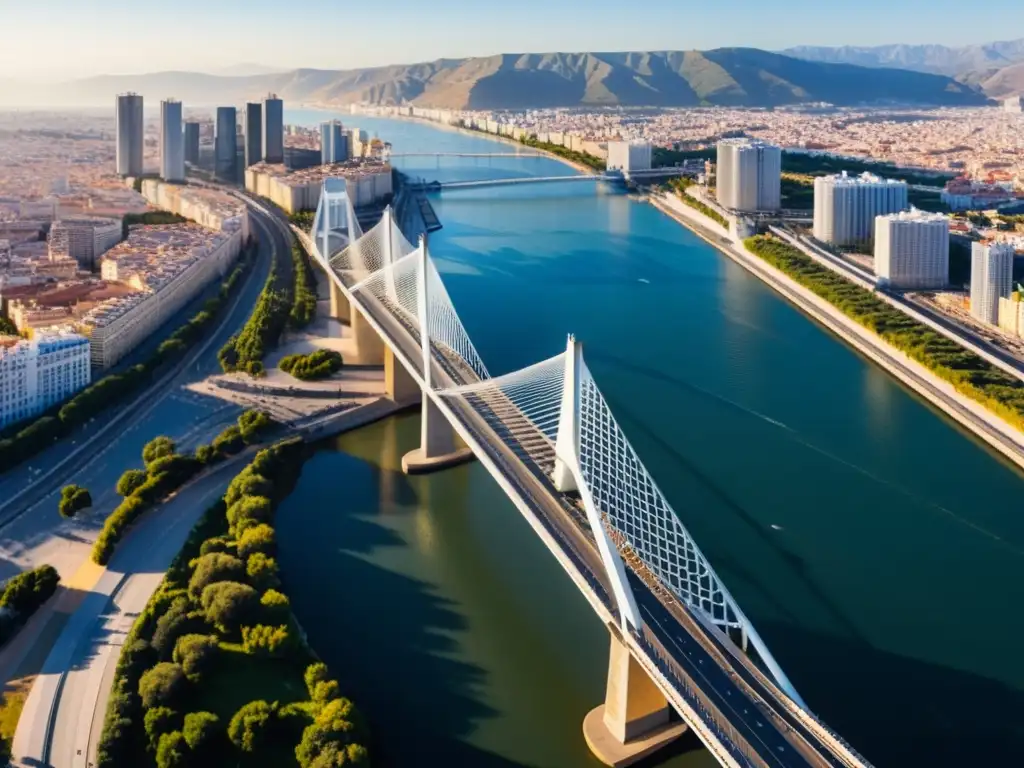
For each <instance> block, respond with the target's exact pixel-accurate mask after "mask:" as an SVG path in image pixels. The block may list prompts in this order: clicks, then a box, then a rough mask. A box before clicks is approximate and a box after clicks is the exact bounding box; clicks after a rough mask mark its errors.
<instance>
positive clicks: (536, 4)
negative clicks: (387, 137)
mask: <svg viewBox="0 0 1024 768" xmlns="http://www.w3.org/2000/svg"><path fill="white" fill-rule="evenodd" d="M303 8H304V10H305V12H306V13H307V14H308V18H309V19H311V20H312V19H323V18H330V11H331V10H332V6H331V4H330V3H329V2H328V1H327V0H312V2H310V3H308V4H307V5H305V6H303ZM240 9H241V6H240V5H238V4H236V3H221V4H218V5H215V6H212V7H211V5H210V4H209V3H200V2H198V0H183V1H182V2H181V3H178V4H175V5H174V6H173V7H172V6H170V5H168V6H166V7H159V8H153V7H145V8H140V7H138V6H137V5H136V4H130V3H128V2H126V0H104V1H103V2H92V3H84V2H81V3H73V2H71V1H70V0H53V2H51V3H48V4H47V6H46V8H45V9H44V8H42V7H40V6H35V7H33V6H28V5H22V6H16V7H11V8H5V10H4V15H5V20H6V21H8V22H9V24H10V25H11V28H16V29H18V30H19V34H18V35H15V36H12V39H11V40H10V41H9V44H8V45H5V46H4V49H3V50H0V71H2V72H3V73H4V74H3V77H4V78H9V79H14V80H28V81H54V80H66V79H75V78H79V77H89V76H94V75H100V74H139V73H148V72H158V71H171V70H174V71H192V72H210V73H213V74H224V73H232V72H237V71H245V70H238V66H239V65H241V64H247V63H249V62H257V63H258V65H259V67H260V68H269V69H273V70H277V71H285V70H290V69H296V68H320V69H352V68H360V67H371V66H384V65H389V64H408V63H414V62H418V61H430V60H434V59H438V58H463V57H469V56H488V55H494V54H498V53H518V52H551V51H622V50H677V49H678V50H683V49H699V50H706V49H710V48H719V47H753V48H763V49H766V50H782V49H784V48H788V47H790V46H797V45H827V46H831V45H854V46H870V45H881V44H890V43H906V44H924V43H931V44H937V45H952V46H957V45H971V44H976V43H983V42H989V41H992V40H995V39H1005V38H1007V37H1013V35H1008V34H1000V31H998V30H992V31H991V32H987V31H985V29H981V30H979V31H978V32H972V33H970V34H969V35H968V36H965V35H964V33H963V30H962V28H961V27H958V26H957V25H953V24H949V19H950V18H953V17H954V16H955V14H956V13H958V12H959V11H960V10H961V6H960V4H958V3H954V2H953V1H952V0H937V1H936V2H930V3H926V2H924V1H923V0H904V1H903V2H900V3H897V4H892V3H887V4H883V3H882V2H881V0H867V2H865V3H862V4H861V6H860V7H859V8H858V13H856V14H853V13H837V11H836V9H835V8H834V7H831V6H825V5H822V4H820V3H815V2H814V1H813V0H793V2H788V3H786V4H785V7H784V8H783V6H782V5H781V4H779V3H769V4H765V3H757V2H754V0H727V2H724V3H718V4H717V5H715V6H714V7H711V6H709V7H708V8H707V9H685V8H682V7H679V6H677V5H674V4H671V3H669V2H668V0H652V1H651V2H650V3H648V5H647V8H646V10H647V12H646V13H645V14H643V15H642V16H636V17H631V16H630V15H628V14H625V15H623V14H621V6H619V5H617V4H615V3H612V2H611V1H610V0H594V2H589V3H587V4H586V5H584V4H583V3H582V0H565V2H563V3H561V4H559V5H558V6H557V7H552V6H551V5H550V4H542V3H541V2H540V0H523V2H521V3H519V4H517V6H516V13H514V14H508V13H505V12H504V11H498V10H491V9H489V8H486V7H483V6H470V5H469V4H468V3H466V2H464V0H441V2H438V3H434V4H432V5H430V6H429V9H428V8H426V7H424V6H421V5H419V4H416V3H413V2H411V0H395V3H393V4H392V10H393V11H394V13H392V14H389V20H390V19H398V20H399V21H396V22H393V23H392V22H390V21H389V24H392V26H391V30H392V34H391V35H390V36H387V35H385V36H381V35H377V34H375V35H369V36H365V37H351V36H346V35H345V34H344V25H343V24H342V23H341V21H340V20H339V23H338V25H336V26H335V25H331V24H310V25H308V26H307V27H306V28H305V29H303V31H302V34H289V35H284V36H282V35H280V34H279V30H280V23H281V21H282V19H281V14H282V10H281V9H282V6H280V4H278V3H274V2H269V0H256V1H255V2H251V3H247V4H245V6H244V9H245V13H244V14H241V13H240ZM988 10H989V11H990V12H993V14H994V15H995V16H998V17H999V18H1000V20H1001V25H1000V27H999V30H1009V29H1013V28H1015V27H1016V28H1019V29H1024V6H1021V5H1020V4H1019V3H1014V2H1012V1H1011V0H995V2H993V3H991V4H990V5H989V7H988ZM468 11H471V12H469V13H468ZM584 12H585V13H586V15H585V16H584V15H583V14H584ZM783 12H784V13H785V18H786V23H785V24H777V25H765V23H764V17H765V14H766V13H767V14H773V13H774V14H779V13H783ZM879 14H883V15H881V16H880V15H879ZM199 18H202V19H203V20H204V23H203V24H197V23H195V22H196V20H197V19H199ZM612 18H615V22H614V23H604V22H602V21H601V20H602V19H606V20H607V19H612ZM654 18H657V19H659V22H658V23H656V24H653V23H651V20H652V19H654ZM722 18H729V20H730V23H729V24H728V25H722V24H720V23H718V22H719V21H720V20H721V19H722ZM879 18H884V19H885V22H886V23H885V24H878V23H877V22H878V19H879ZM539 19H542V20H543V23H539ZM583 19H591V20H593V21H591V22H589V23H581V20H583ZM840 20H841V22H842V23H837V21H840ZM225 25H228V26H227V28H229V29H234V30H235V34H233V35H225V34H224V29H225V28H226V27H225ZM90 30H91V32H92V33H91V34H85V33H84V32H89V31H90ZM453 31H454V32H456V33H457V34H453ZM55 36H57V37H60V38H61V39H62V41H63V43H62V45H61V46H60V48H59V49H53V50H50V51H49V52H48V53H47V56H46V58H45V60H40V58H39V56H38V55H37V53H38V52H37V51H36V50H35V48H34V47H33V46H34V44H35V41H36V40H38V39H44V38H53V37H55ZM342 38H343V39H344V44H343V45H339V44H338V43H339V40H340V39H342ZM112 40H116V41H117V45H111V44H110V42H111V41H112ZM183 42H187V44H183ZM0 83H2V79H0ZM0 87H2V86H0Z"/></svg>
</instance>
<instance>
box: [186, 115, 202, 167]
mask: <svg viewBox="0 0 1024 768" xmlns="http://www.w3.org/2000/svg"><path fill="white" fill-rule="evenodd" d="M185 162H186V163H188V164H189V165H199V123H196V122H191V121H190V122H187V123H185Z"/></svg>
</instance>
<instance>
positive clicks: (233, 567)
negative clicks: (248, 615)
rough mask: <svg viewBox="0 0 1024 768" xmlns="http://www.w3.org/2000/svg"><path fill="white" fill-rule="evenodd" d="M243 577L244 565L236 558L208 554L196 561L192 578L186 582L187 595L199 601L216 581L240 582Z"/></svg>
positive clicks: (220, 553)
mask: <svg viewBox="0 0 1024 768" xmlns="http://www.w3.org/2000/svg"><path fill="white" fill-rule="evenodd" d="M244 575H245V564H244V563H243V562H242V561H241V560H239V559H238V558H237V557H234V556H232V555H228V554H225V553H223V552H210V553H209V554H205V555H202V556H201V557H200V558H199V559H197V560H196V565H195V568H194V569H193V570H192V578H190V579H189V581H188V594H189V597H191V598H192V599H193V600H199V599H200V598H201V597H202V596H203V590H205V589H206V588H207V587H208V586H210V585H211V584H214V583H216V582H218V581H241V580H242V578H243V577H244Z"/></svg>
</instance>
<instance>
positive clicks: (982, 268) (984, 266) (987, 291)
mask: <svg viewBox="0 0 1024 768" xmlns="http://www.w3.org/2000/svg"><path fill="white" fill-rule="evenodd" d="M1013 256H1014V249H1013V246H1012V245H1010V244H1008V243H972V245H971V317H973V318H974V319H975V320H980V321H981V322H983V323H989V324H990V325H997V324H998V323H999V300H1000V299H1006V298H1009V297H1010V293H1011V292H1012V290H1013Z"/></svg>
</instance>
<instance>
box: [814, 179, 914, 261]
mask: <svg viewBox="0 0 1024 768" xmlns="http://www.w3.org/2000/svg"><path fill="white" fill-rule="evenodd" d="M908 207H909V204H908V201H907V185H906V182H903V181H896V180H894V179H883V178H881V177H879V176H875V175H874V174H871V173H864V174H861V175H860V176H847V175H846V171H843V173H841V174H838V175H835V176H819V177H818V178H817V179H815V180H814V237H815V238H817V239H818V240H820V241H821V242H823V243H831V244H832V245H840V246H843V245H862V244H864V243H869V242H871V239H872V238H873V237H874V234H875V219H876V218H877V217H878V216H884V215H886V214H889V213H899V212H900V211H905V210H906V209H907V208H908Z"/></svg>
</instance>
